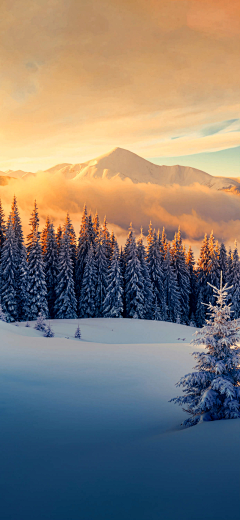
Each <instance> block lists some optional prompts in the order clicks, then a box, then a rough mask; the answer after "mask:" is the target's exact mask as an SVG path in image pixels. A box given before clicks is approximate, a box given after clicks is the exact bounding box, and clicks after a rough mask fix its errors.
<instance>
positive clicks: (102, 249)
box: [95, 230, 108, 318]
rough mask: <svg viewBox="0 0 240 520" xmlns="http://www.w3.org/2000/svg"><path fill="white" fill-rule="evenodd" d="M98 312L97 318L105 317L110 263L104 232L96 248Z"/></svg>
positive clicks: (96, 313)
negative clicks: (104, 308)
mask: <svg viewBox="0 0 240 520" xmlns="http://www.w3.org/2000/svg"><path fill="white" fill-rule="evenodd" d="M95 265H96V311H95V316H96V317H98V318H100V317H101V316H103V303H104V300H105V297H106V292H107V279H108V261H107V256H106V244H105V241H104V237H103V233H102V230H100V231H99V238H98V241H97V246H96V256H95Z"/></svg>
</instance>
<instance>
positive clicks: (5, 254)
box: [0, 218, 18, 322]
mask: <svg viewBox="0 0 240 520" xmlns="http://www.w3.org/2000/svg"><path fill="white" fill-rule="evenodd" d="M16 272H17V247H16V240H15V233H14V229H13V225H12V220H11V218H9V220H8V224H7V229H6V240H5V241H4V243H3V248H2V257H1V291H0V294H1V305H2V310H3V312H4V314H5V315H6V320H7V321H8V322H11V321H16V320H17V319H18V308H17V282H16Z"/></svg>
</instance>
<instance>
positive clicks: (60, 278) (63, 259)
mask: <svg viewBox="0 0 240 520" xmlns="http://www.w3.org/2000/svg"><path fill="white" fill-rule="evenodd" d="M64 231H65V230H64ZM55 292H56V300H55V305H54V315H55V318H57V319H75V318H76V317H77V299H76V295H75V289H74V280H73V263H72V255H71V242H70V235H69V233H65V232H63V237H62V241H61V248H60V251H59V257H58V275H57V281H56V286H55Z"/></svg>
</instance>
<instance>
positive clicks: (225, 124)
mask: <svg viewBox="0 0 240 520" xmlns="http://www.w3.org/2000/svg"><path fill="white" fill-rule="evenodd" d="M239 121H240V120H239V119H229V120H228V121H221V122H220V123H216V124H214V125H210V126H208V127H207V128H203V129H202V130H201V131H200V135H202V136H203V137H206V136H208V135H214V134H218V133H219V132H222V130H225V129H226V128H229V127H231V126H232V125H233V123H236V122H239ZM233 131H236V129H235V128H234V129H233Z"/></svg>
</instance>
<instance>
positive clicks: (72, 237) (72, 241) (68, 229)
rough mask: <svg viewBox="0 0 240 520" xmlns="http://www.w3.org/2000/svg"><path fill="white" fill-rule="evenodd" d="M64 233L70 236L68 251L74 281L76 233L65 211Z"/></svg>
mask: <svg viewBox="0 0 240 520" xmlns="http://www.w3.org/2000/svg"><path fill="white" fill-rule="evenodd" d="M65 233H66V234H67V235H69V238H70V253H71V260H72V265H73V279H74V282H75V279H76V262H77V241H76V233H75V231H74V228H73V225H72V221H71V219H70V216H69V213H67V216H66V220H65V224H64V234H65Z"/></svg>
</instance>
